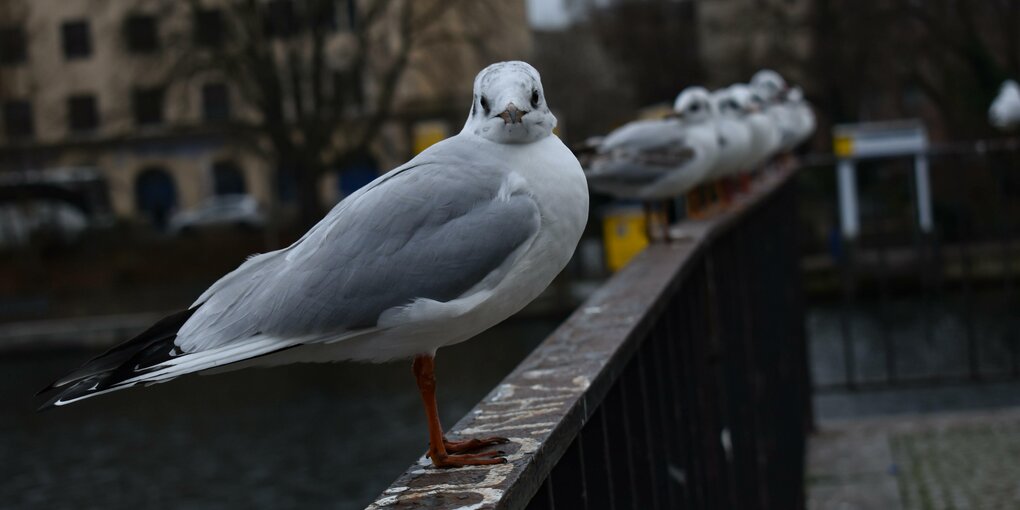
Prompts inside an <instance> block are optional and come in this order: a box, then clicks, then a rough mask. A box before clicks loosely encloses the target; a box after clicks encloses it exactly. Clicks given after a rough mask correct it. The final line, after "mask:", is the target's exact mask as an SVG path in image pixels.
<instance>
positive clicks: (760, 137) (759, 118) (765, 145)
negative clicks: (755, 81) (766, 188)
mask: <svg viewBox="0 0 1020 510" xmlns="http://www.w3.org/2000/svg"><path fill="white" fill-rule="evenodd" d="M730 94H731V96H732V97H733V99H734V100H735V101H736V102H737V104H739V105H740V106H741V108H743V109H744V111H745V112H746V116H747V117H746V118H747V123H748V125H749V126H750V127H751V158H750V159H751V161H750V164H749V165H748V167H749V168H751V169H753V168H756V167H758V166H760V165H762V164H764V163H766V162H767V161H768V160H769V159H771V158H772V156H774V155H775V154H776V152H777V151H778V150H779V146H780V143H781V142H782V140H781V136H782V135H781V134H780V133H779V128H778V127H777V126H776V125H775V122H774V120H773V119H772V118H771V117H769V116H768V115H767V114H766V113H765V112H764V111H763V105H764V103H763V101H762V99H761V98H760V97H759V96H758V95H757V93H756V92H755V91H754V90H752V89H751V87H750V86H748V85H745V84H743V83H738V84H736V85H732V86H730Z"/></svg>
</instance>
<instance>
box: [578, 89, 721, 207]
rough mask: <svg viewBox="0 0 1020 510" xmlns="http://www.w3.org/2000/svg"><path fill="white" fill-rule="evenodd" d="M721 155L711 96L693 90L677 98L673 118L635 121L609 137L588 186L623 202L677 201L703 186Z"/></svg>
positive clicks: (593, 165) (601, 150)
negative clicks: (626, 200) (674, 198)
mask: <svg viewBox="0 0 1020 510" xmlns="http://www.w3.org/2000/svg"><path fill="white" fill-rule="evenodd" d="M718 153H719V140H718V136H717V134H716V130H715V124H714V122H713V121H712V106H711V98H710V97H709V94H708V91H707V90H705V89H704V88H701V87H691V88H688V89H686V90H684V91H683V92H681V93H680V95H679V96H678V97H677V99H676V102H675V103H674V114H673V115H672V116H671V117H669V118H666V119H656V120H639V121H634V122H630V123H628V124H626V125H624V126H623V127H621V128H619V129H617V130H615V131H613V132H612V133H610V134H609V135H607V136H606V137H605V139H604V140H602V144H601V145H600V146H599V148H598V153H597V154H596V155H595V157H594V158H593V160H592V165H591V167H590V168H589V170H588V172H587V176H588V184H589V185H590V186H591V187H592V189H594V190H595V191H599V192H601V193H606V194H609V195H612V196H615V197H617V198H630V199H640V200H656V199H667V198H673V197H677V196H680V195H682V194H683V193H685V192H687V191H688V190H690V189H692V188H694V187H695V186H697V185H698V184H699V183H700V182H702V180H703V179H704V178H705V176H706V175H707V174H708V172H709V171H710V170H711V169H712V166H713V165H714V164H715V162H716V157H717V156H718Z"/></svg>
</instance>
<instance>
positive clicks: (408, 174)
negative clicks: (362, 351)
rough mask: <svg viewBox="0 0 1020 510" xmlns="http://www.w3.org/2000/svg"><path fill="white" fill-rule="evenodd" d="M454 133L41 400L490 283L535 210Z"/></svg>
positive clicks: (198, 364)
mask: <svg viewBox="0 0 1020 510" xmlns="http://www.w3.org/2000/svg"><path fill="white" fill-rule="evenodd" d="M453 142H456V139H451V140H448V141H447V142H443V143H442V144H439V145H437V146H435V147H434V148H435V150H430V151H426V152H425V153H423V154H421V155H420V156H419V157H418V158H415V159H414V160H412V161H411V162H409V163H408V164H407V165H405V166H403V167H400V168H398V169H396V170H393V171H391V172H389V173H388V174H386V175H384V176H382V177H380V178H379V179H377V180H376V181H374V182H373V183H371V184H369V185H368V186H366V187H365V188H363V189H362V190H360V191H358V192H357V193H355V194H353V195H351V196H350V197H348V198H347V199H345V200H344V201H342V202H341V203H340V204H338V205H337V206H336V207H335V208H334V209H333V210H332V211H331V212H330V213H329V214H328V215H327V216H326V217H325V218H324V219H323V220H322V221H321V222H319V224H317V225H316V226H315V227H313V228H312V229H311V230H310V231H309V232H308V233H307V234H305V236H304V237H302V238H301V239H300V240H298V241H297V242H296V243H294V244H293V245H291V246H290V247H288V248H285V249H283V250H279V251H275V252H270V253H265V254H262V255H258V256H255V257H253V258H251V259H249V260H248V261H246V262H245V263H244V264H242V265H241V266H240V267H239V268H238V269H236V270H235V271H233V272H231V273H230V274H228V275H226V276H225V277H223V278H222V279H221V280H220V281H218V282H216V283H215V284H214V285H213V286H212V287H210V289H209V290H207V291H206V292H205V293H203V295H202V296H201V297H200V298H199V300H198V301H197V302H196V303H195V304H194V305H193V306H192V307H191V309H190V310H189V311H187V312H184V313H182V314H177V315H175V316H172V317H173V319H172V320H168V321H166V323H165V324H163V325H162V326H161V327H159V328H156V330H155V331H153V330H150V331H147V332H146V333H144V334H143V335H140V336H139V337H137V338H135V339H133V340H130V341H128V342H126V343H125V344H122V345H121V346H118V347H115V348H114V349H112V350H111V351H109V352H107V353H105V354H103V355H101V356H99V357H97V358H96V359H94V360H92V361H90V362H88V363H87V364H86V365H85V366H84V367H82V368H81V369H79V370H78V371H77V372H75V373H73V374H71V375H69V376H67V377H65V378H63V379H61V380H59V381H57V383H55V384H54V386H53V387H52V389H56V390H61V391H59V392H57V395H55V396H53V397H52V398H51V399H50V401H49V402H48V403H47V405H50V404H56V405H60V404H64V403H68V402H71V401H74V400H78V399H80V398H85V397H88V396H92V395H94V394H99V393H103V392H106V391H112V390H114V389H119V388H121V387H127V386H132V385H135V384H141V383H153V382H162V381H165V380H169V379H172V378H174V377H177V376H180V375H183V374H186V373H191V372H197V371H202V370H208V369H210V368H215V367H220V366H223V365H227V364H231V363H236V362H239V361H243V360H247V359H251V358H253V357H258V356H264V355H267V354H272V353H275V352H278V351H280V350H283V349H288V348H292V347H295V346H299V345H302V344H305V343H315V342H323V341H333V340H336V339H338V338H342V337H343V336H345V335H354V334H357V333H358V332H359V331H364V330H371V329H373V328H375V327H377V324H378V321H379V319H380V316H382V315H383V313H384V312H386V311H387V310H391V309H395V308H398V307H402V306H404V305H408V304H411V303H412V302H414V301H415V300H417V299H431V300H436V301H448V300H452V299H455V298H458V297H460V296H462V295H464V294H465V293H467V292H469V291H470V290H472V289H474V288H477V287H476V286H477V285H479V283H480V282H483V281H493V284H494V282H495V281H498V280H499V279H500V277H501V273H504V272H505V271H506V269H507V266H509V265H510V264H507V262H508V259H512V258H513V256H514V254H515V253H519V251H518V249H519V248H521V247H522V246H524V245H527V244H529V243H530V241H531V240H532V239H533V238H534V236H535V235H536V233H537V232H538V229H539V223H540V215H539V211H538V207H537V205H536V203H535V202H534V200H533V199H532V197H531V196H530V195H529V194H527V193H526V192H524V191H523V190H521V189H519V186H515V179H519V178H518V177H516V174H513V173H512V172H511V171H510V170H509V169H508V168H505V167H504V166H501V164H500V163H499V162H494V161H480V158H478V157H477V155H475V154H474V152H473V151H472V150H471V148H470V147H464V146H463V144H457V143H453ZM154 328H155V327H154ZM341 341H342V340H341ZM44 407H45V406H44Z"/></svg>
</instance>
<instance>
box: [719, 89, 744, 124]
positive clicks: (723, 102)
mask: <svg viewBox="0 0 1020 510" xmlns="http://www.w3.org/2000/svg"><path fill="white" fill-rule="evenodd" d="M712 101H713V102H714V103H715V104H714V106H715V111H716V113H717V114H718V115H719V116H720V117H730V118H734V117H735V118H740V117H743V116H744V115H746V114H747V111H746V109H745V108H744V107H743V106H742V105H741V104H740V102H738V101H737V99H736V98H735V97H733V91H731V90H730V89H728V88H725V89H719V90H716V91H714V92H712Z"/></svg>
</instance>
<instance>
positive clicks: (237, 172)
mask: <svg viewBox="0 0 1020 510" xmlns="http://www.w3.org/2000/svg"><path fill="white" fill-rule="evenodd" d="M212 171H213V193H215V194H216V195H243V194H244V192H245V188H246V186H245V183H244V173H243V172H241V169H240V168H239V167H238V166H237V165H236V164H234V162H233V161H229V160H227V161H217V162H216V163H215V164H213V169H212Z"/></svg>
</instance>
